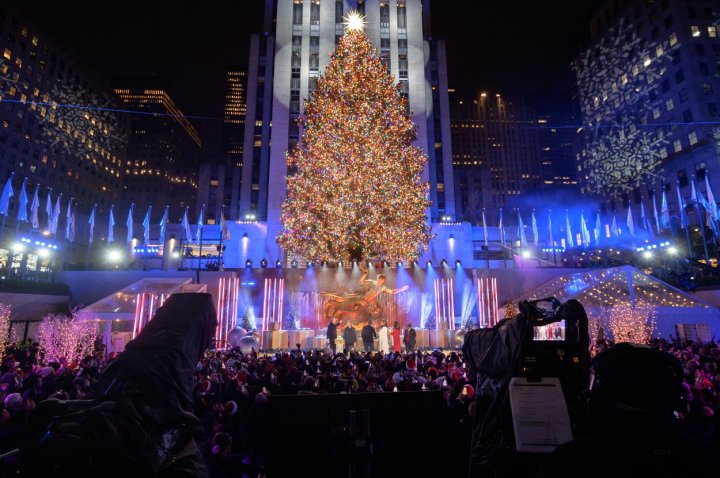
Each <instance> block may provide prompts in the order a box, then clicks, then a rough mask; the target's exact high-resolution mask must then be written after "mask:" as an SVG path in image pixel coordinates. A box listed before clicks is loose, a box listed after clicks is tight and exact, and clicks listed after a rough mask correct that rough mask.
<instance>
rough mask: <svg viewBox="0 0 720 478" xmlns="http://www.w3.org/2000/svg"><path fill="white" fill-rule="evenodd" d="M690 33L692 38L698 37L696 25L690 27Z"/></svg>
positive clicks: (698, 28)
mask: <svg viewBox="0 0 720 478" xmlns="http://www.w3.org/2000/svg"><path fill="white" fill-rule="evenodd" d="M690 33H691V34H692V36H694V37H699V36H700V27H699V26H697V25H692V26H690Z"/></svg>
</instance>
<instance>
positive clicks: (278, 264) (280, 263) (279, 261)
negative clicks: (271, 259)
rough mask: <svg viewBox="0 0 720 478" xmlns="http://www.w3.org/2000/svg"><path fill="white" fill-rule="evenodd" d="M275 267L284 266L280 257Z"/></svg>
mask: <svg viewBox="0 0 720 478" xmlns="http://www.w3.org/2000/svg"><path fill="white" fill-rule="evenodd" d="M275 267H277V268H278V269H280V268H281V267H282V261H281V260H280V259H278V260H276V261H275Z"/></svg>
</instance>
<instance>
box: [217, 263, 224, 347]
mask: <svg viewBox="0 0 720 478" xmlns="http://www.w3.org/2000/svg"><path fill="white" fill-rule="evenodd" d="M226 288H227V280H226V279H225V278H224V277H221V278H220V281H219V290H218V313H219V314H220V317H219V318H220V320H218V326H217V331H216V333H215V346H216V347H217V348H221V347H224V346H226V345H227V344H226V343H225V341H226V338H227V304H226V295H225V290H226Z"/></svg>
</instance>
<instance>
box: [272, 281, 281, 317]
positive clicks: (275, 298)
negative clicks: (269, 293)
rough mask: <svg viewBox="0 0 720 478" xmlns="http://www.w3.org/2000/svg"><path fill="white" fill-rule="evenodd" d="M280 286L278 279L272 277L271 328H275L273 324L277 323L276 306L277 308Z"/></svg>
mask: <svg viewBox="0 0 720 478" xmlns="http://www.w3.org/2000/svg"><path fill="white" fill-rule="evenodd" d="M279 287H280V279H278V278H275V279H273V301H272V318H273V328H272V329H273V330H275V324H276V323H277V321H278V320H277V308H278V288H279Z"/></svg>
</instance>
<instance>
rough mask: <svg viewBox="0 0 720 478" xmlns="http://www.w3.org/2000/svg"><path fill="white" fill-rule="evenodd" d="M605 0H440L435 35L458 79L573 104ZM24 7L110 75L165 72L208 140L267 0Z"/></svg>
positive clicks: (214, 137) (559, 107)
mask: <svg viewBox="0 0 720 478" xmlns="http://www.w3.org/2000/svg"><path fill="white" fill-rule="evenodd" d="M2 1H4V0H2ZM597 3H598V2H597V1H596V0H548V1H545V2H538V1H535V0H526V1H522V2H520V1H491V2H487V1H477V0H453V1H450V0H431V8H432V18H433V22H432V23H433V35H434V36H435V37H436V38H444V39H446V41H447V54H448V75H449V79H450V86H451V87H454V88H456V89H457V90H458V92H460V93H461V94H463V95H465V96H467V95H472V94H474V93H475V92H477V91H478V90H480V89H487V90H490V91H500V92H502V93H503V94H505V95H506V96H508V95H523V96H524V97H526V99H527V101H528V102H529V103H532V104H534V105H536V107H537V109H538V110H539V111H541V112H543V113H555V112H556V111H558V112H565V111H570V110H571V106H570V105H571V103H570V90H571V86H572V73H571V71H570V69H569V65H570V62H571V61H572V59H573V58H574V57H575V55H576V54H577V53H578V52H579V51H580V49H581V48H582V45H583V44H584V42H585V41H586V37H587V33H586V32H587V25H588V18H589V15H590V13H591V12H592V8H593V6H594V5H596V4H597ZM22 4H23V5H25V7H24V9H25V10H26V11H29V12H30V14H31V15H32V16H33V17H34V18H35V19H36V21H38V22H40V23H41V24H42V25H43V26H44V27H45V28H46V29H47V30H48V31H49V32H51V34H52V36H53V37H54V38H56V39H58V41H61V42H63V43H64V44H66V45H67V46H69V47H71V48H72V49H73V50H74V51H75V52H76V53H77V54H78V55H79V56H80V57H81V58H83V59H85V61H86V62H87V63H88V64H89V65H91V66H92V67H94V68H95V69H96V70H97V71H98V72H99V73H100V74H102V75H103V76H105V77H107V78H108V79H110V78H112V77H115V76H127V75H143V74H156V75H158V76H159V77H161V78H164V79H165V80H166V81H167V84H168V90H169V91H170V93H171V96H172V97H173V98H174V99H175V101H176V102H177V103H178V105H179V106H180V108H181V110H182V111H183V112H184V113H185V114H187V115H191V116H196V117H202V118H204V119H200V118H198V119H194V120H193V122H194V123H195V124H196V126H197V127H198V129H199V130H200V132H201V135H202V136H203V139H204V140H205V142H206V143H207V144H208V145H209V146H212V145H216V144H218V141H219V133H220V126H221V124H222V109H223V95H224V79H225V70H226V67H227V65H228V64H229V63H237V62H239V63H241V64H243V63H245V62H246V61H247V55H248V51H247V50H248V44H249V35H250V33H252V32H255V31H259V30H260V29H261V26H262V7H263V4H264V2H263V1H262V0H235V1H212V0H210V1H205V2H202V3H196V2H193V3H190V4H185V3H183V2H179V1H175V2H160V1H152V0H146V1H142V2H141V1H137V0H124V1H122V2H113V1H98V0H94V1H90V0H63V1H57V0H44V1H40V0H26V1H24V2H22Z"/></svg>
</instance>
